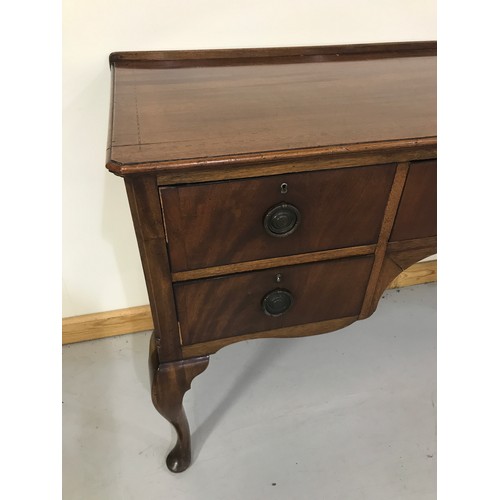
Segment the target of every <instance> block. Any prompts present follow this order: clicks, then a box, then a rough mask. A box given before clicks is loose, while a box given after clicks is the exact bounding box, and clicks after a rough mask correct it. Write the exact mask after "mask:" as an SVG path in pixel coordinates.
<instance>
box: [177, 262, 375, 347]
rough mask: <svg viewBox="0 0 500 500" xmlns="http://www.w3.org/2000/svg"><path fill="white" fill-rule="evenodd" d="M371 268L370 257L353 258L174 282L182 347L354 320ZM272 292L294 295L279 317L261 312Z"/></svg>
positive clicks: (361, 301)
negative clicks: (289, 304)
mask: <svg viewBox="0 0 500 500" xmlns="http://www.w3.org/2000/svg"><path fill="white" fill-rule="evenodd" d="M372 263H373V256H361V257H351V258H347V259H339V260H333V261H327V262H316V263H311V264H300V265H296V266H292V267H284V268H280V267H278V268H274V269H266V270H264V271H253V272H249V273H242V274H238V275H232V276H225V277H220V278H212V279H206V280H199V281H194V282H184V283H176V284H174V291H175V299H176V304H177V313H178V318H179V323H180V328H181V337H182V345H183V346H185V345H188V344H196V343H198V342H207V341H210V340H216V339H220V338H224V337H232V336H237V335H244V334H248V333H256V332H259V331H267V330H273V329H279V328H284V327H287V326H294V325H298V324H301V323H310V322H319V321H326V320H329V319H336V318H342V317H347V316H356V315H358V313H359V311H360V309H361V305H362V303H363V297H364V295H365V289H366V284H367V282H368V277H369V275H370V269H371V266H372ZM277 275H280V277H281V279H280V281H279V282H278V281H277V279H276V277H277ZM275 289H285V290H287V291H288V292H290V293H291V295H292V296H293V304H292V306H291V307H290V309H289V310H288V311H286V312H285V313H284V314H282V315H281V316H278V317H273V316H269V315H267V314H265V313H264V311H263V309H262V300H263V298H264V296H265V295H266V294H267V293H269V292H271V291H273V290H275Z"/></svg>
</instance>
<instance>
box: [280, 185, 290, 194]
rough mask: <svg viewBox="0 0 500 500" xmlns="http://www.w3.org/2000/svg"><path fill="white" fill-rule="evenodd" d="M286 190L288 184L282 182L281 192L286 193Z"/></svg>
mask: <svg viewBox="0 0 500 500" xmlns="http://www.w3.org/2000/svg"><path fill="white" fill-rule="evenodd" d="M287 192H288V184H287V183H286V182H284V183H283V184H281V194H286V193H287Z"/></svg>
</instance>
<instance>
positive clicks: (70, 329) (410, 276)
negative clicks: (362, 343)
mask: <svg viewBox="0 0 500 500" xmlns="http://www.w3.org/2000/svg"><path fill="white" fill-rule="evenodd" d="M436 280H437V261H436V260H431V261H426V262H418V263H417V264H415V265H413V266H411V267H409V268H408V269H407V270H406V271H403V272H402V273H401V274H400V275H399V276H398V277H397V278H396V279H395V280H394V281H393V282H392V283H391V284H390V285H389V288H402V287H405V286H411V285H421V284H423V283H432V282H434V281H436ZM152 329H153V320H152V318H151V311H150V309H149V306H148V305H147V306H138V307H129V308H127V309H117V310H115V311H107V312H101V313H94V314H84V315H83V316H72V317H70V318H63V320H62V341H63V344H72V343H74V342H83V341H85V340H97V339H103V338H106V337H113V336H115V335H125V334H127V333H136V332H143V331H145V330H152Z"/></svg>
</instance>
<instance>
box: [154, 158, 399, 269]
mask: <svg viewBox="0 0 500 500" xmlns="http://www.w3.org/2000/svg"><path fill="white" fill-rule="evenodd" d="M395 168H396V166H395V164H388V165H376V166H369V167H356V168H346V169H337V170H327V171H317V172H306V173H296V174H287V175H279V176H271V177H264V178H256V179H245V180H238V181H225V182H212V183H205V184H195V185H185V186H171V187H170V186H169V187H163V188H160V195H161V200H162V206H163V211H164V218H165V226H166V230H167V236H168V246H169V256H170V263H171V267H172V270H173V271H174V272H176V271H185V270H190V269H200V268H206V267H211V266H217V265H223V264H230V263H237V262H246V261H252V260H259V259H264V258H272V257H280V256H285V255H293V254H297V253H306V252H312V251H320V250H328V249H334V248H343V247H350V246H356V245H368V244H373V243H376V242H377V238H378V234H379V231H380V226H381V223H382V218H383V215H384V209H385V205H386V201H387V198H388V195H389V191H390V189H391V185H392V180H393V177H394V173H395ZM266 216H267V217H266ZM294 223H295V225H294Z"/></svg>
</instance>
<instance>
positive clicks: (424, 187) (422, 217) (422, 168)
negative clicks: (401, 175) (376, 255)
mask: <svg viewBox="0 0 500 500" xmlns="http://www.w3.org/2000/svg"><path fill="white" fill-rule="evenodd" d="M436 208H437V161H436V160H425V161H416V162H413V163H412V164H411V165H410V169H409V171H408V177H407V178H406V183H405V187H404V190H403V195H402V197H401V202H400V203H399V208H398V212H397V215H396V220H395V221H394V227H393V229H392V234H391V238H390V240H391V241H401V240H411V239H415V238H427V237H430V236H436V234H437V215H436V212H437V210H436Z"/></svg>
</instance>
